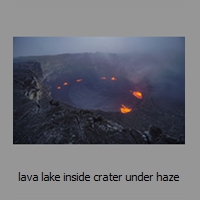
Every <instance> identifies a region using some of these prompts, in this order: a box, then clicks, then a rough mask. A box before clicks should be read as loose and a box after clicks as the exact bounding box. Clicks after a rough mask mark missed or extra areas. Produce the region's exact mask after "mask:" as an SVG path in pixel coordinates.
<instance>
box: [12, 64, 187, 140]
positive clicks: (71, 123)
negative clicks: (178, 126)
mask: <svg viewBox="0 0 200 200" xmlns="http://www.w3.org/2000/svg"><path fill="white" fill-rule="evenodd" d="M43 79H44V78H43V73H42V69H41V64H40V63H39V62H19V63H14V65H13V144H184V143H185V141H184V136H180V137H172V136H170V135H166V134H164V133H163V131H162V130H161V128H159V127H157V126H154V125H150V124H149V129H148V130H146V131H140V130H138V129H137V128H133V127H131V128H130V127H128V126H123V125H122V124H120V123H116V121H115V122H114V121H113V120H112V119H107V118H105V116H106V113H104V114H102V115H101V114H99V113H103V112H95V111H91V110H83V109H77V108H75V107H72V106H70V105H68V104H66V103H63V102H60V101H57V100H56V99H52V97H51V93H50V91H49V89H48V87H47V86H46V85H44V83H43ZM118 115H119V113H118ZM121 116H122V117H123V114H121Z"/></svg>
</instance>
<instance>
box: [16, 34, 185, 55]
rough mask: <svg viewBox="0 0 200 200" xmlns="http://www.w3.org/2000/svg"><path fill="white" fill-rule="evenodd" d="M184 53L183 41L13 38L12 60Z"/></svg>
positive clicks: (171, 38) (173, 38)
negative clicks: (84, 55)
mask: <svg viewBox="0 0 200 200" xmlns="http://www.w3.org/2000/svg"><path fill="white" fill-rule="evenodd" d="M165 51H173V52H183V53H184V51H185V38H184V37H14V38H13V56H14V57H18V56H29V55H55V54H62V53H82V52H92V53H95V52H106V53H132V52H152V53H157V52H165Z"/></svg>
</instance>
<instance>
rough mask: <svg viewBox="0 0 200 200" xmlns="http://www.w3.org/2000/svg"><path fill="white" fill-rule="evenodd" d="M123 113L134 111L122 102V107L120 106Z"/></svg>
mask: <svg viewBox="0 0 200 200" xmlns="http://www.w3.org/2000/svg"><path fill="white" fill-rule="evenodd" d="M120 111H121V113H123V114H126V113H129V112H131V111H132V108H128V107H126V106H125V105H123V104H122V107H121V108H120Z"/></svg>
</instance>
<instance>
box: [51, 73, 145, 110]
mask: <svg viewBox="0 0 200 200" xmlns="http://www.w3.org/2000/svg"><path fill="white" fill-rule="evenodd" d="M86 71H87V72H85V73H84V74H83V73H81V72H80V71H77V72H73V73H65V74H61V75H59V76H58V77H57V78H56V79H55V80H54V81H53V82H52V83H51V95H52V97H53V98H54V99H58V100H60V101H64V102H66V103H68V104H70V105H72V106H75V107H77V108H82V109H90V110H102V111H111V112H120V111H121V108H122V107H127V108H129V109H131V111H132V110H134V109H135V108H136V107H137V106H138V105H139V104H140V103H141V102H142V101H144V99H145V96H146V92H145V88H144V87H140V86H139V85H136V84H134V83H132V82H131V81H130V80H128V79H127V78H126V77H123V76H121V75H120V74H115V76H114V75H112V74H105V73H101V74H99V73H98V71H96V70H95V69H94V70H92V69H90V70H86ZM135 92H140V93H139V94H140V96H137V95H135ZM122 105H123V106H122Z"/></svg>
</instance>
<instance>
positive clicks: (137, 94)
mask: <svg viewBox="0 0 200 200" xmlns="http://www.w3.org/2000/svg"><path fill="white" fill-rule="evenodd" d="M133 95H134V96H135V97H137V98H138V99H142V93H141V92H138V91H135V92H133Z"/></svg>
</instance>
